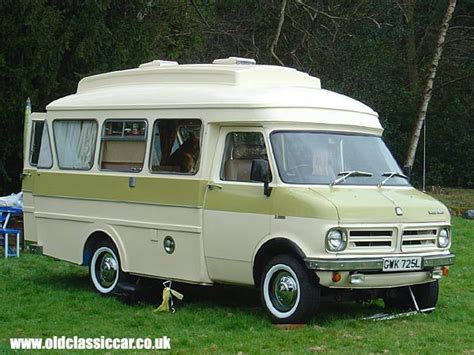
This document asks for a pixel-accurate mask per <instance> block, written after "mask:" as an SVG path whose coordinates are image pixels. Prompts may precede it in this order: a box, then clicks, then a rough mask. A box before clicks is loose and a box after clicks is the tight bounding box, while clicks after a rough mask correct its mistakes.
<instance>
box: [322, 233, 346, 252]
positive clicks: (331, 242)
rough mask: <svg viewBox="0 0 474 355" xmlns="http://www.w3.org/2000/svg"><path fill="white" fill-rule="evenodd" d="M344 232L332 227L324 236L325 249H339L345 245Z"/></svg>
mask: <svg viewBox="0 0 474 355" xmlns="http://www.w3.org/2000/svg"><path fill="white" fill-rule="evenodd" d="M346 241H347V240H346V234H345V233H344V231H341V230H339V229H332V230H330V231H329V232H328V234H327V236H326V249H327V250H329V251H341V250H343V249H344V248H345V247H346Z"/></svg>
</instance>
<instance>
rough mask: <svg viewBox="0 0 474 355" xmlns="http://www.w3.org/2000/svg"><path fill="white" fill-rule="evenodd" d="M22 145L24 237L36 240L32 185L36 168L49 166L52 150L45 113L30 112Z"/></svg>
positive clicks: (36, 172)
mask: <svg viewBox="0 0 474 355" xmlns="http://www.w3.org/2000/svg"><path fill="white" fill-rule="evenodd" d="M25 124H27V125H28V127H26V129H25V137H24V142H25V144H24V147H23V173H22V191H23V224H24V229H25V239H26V240H29V241H37V233H36V220H35V217H34V212H35V201H34V186H35V178H36V176H37V175H38V168H46V169H48V168H51V166H52V163H53V161H52V152H51V141H50V137H49V131H48V124H47V122H46V113H32V114H31V116H30V119H29V120H27V121H26V122H25Z"/></svg>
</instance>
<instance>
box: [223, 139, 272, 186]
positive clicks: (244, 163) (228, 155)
mask: <svg viewBox="0 0 474 355" xmlns="http://www.w3.org/2000/svg"><path fill="white" fill-rule="evenodd" d="M254 159H265V160H268V157H267V151H266V148H265V140H264V139H263V135H262V134H261V133H259V132H231V133H228V134H227V136H226V140H225V148H224V157H223V160H222V166H221V174H220V177H221V180H224V181H243V182H252V181H251V180H250V169H251V168H252V160H254Z"/></svg>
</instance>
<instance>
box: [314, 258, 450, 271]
mask: <svg viewBox="0 0 474 355" xmlns="http://www.w3.org/2000/svg"><path fill="white" fill-rule="evenodd" d="M394 256H395V255H394ZM403 256H408V255H403ZM454 259H455V255H454V254H442V255H430V256H423V259H422V269H429V268H433V267H437V266H447V265H452V264H454ZM305 263H306V267H307V268H308V269H311V270H321V271H382V268H383V258H357V259H349V258H340V259H339V258H338V259H319V258H307V259H305Z"/></svg>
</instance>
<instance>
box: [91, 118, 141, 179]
mask: <svg viewBox="0 0 474 355" xmlns="http://www.w3.org/2000/svg"><path fill="white" fill-rule="evenodd" d="M146 135H147V122H146V121H145V120H107V121H105V123H104V126H103V129H102V143H101V149H100V151H101V155H100V168H101V169H104V170H115V171H131V172H139V171H141V170H142V169H143V161H144V160H145V148H146Z"/></svg>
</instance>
